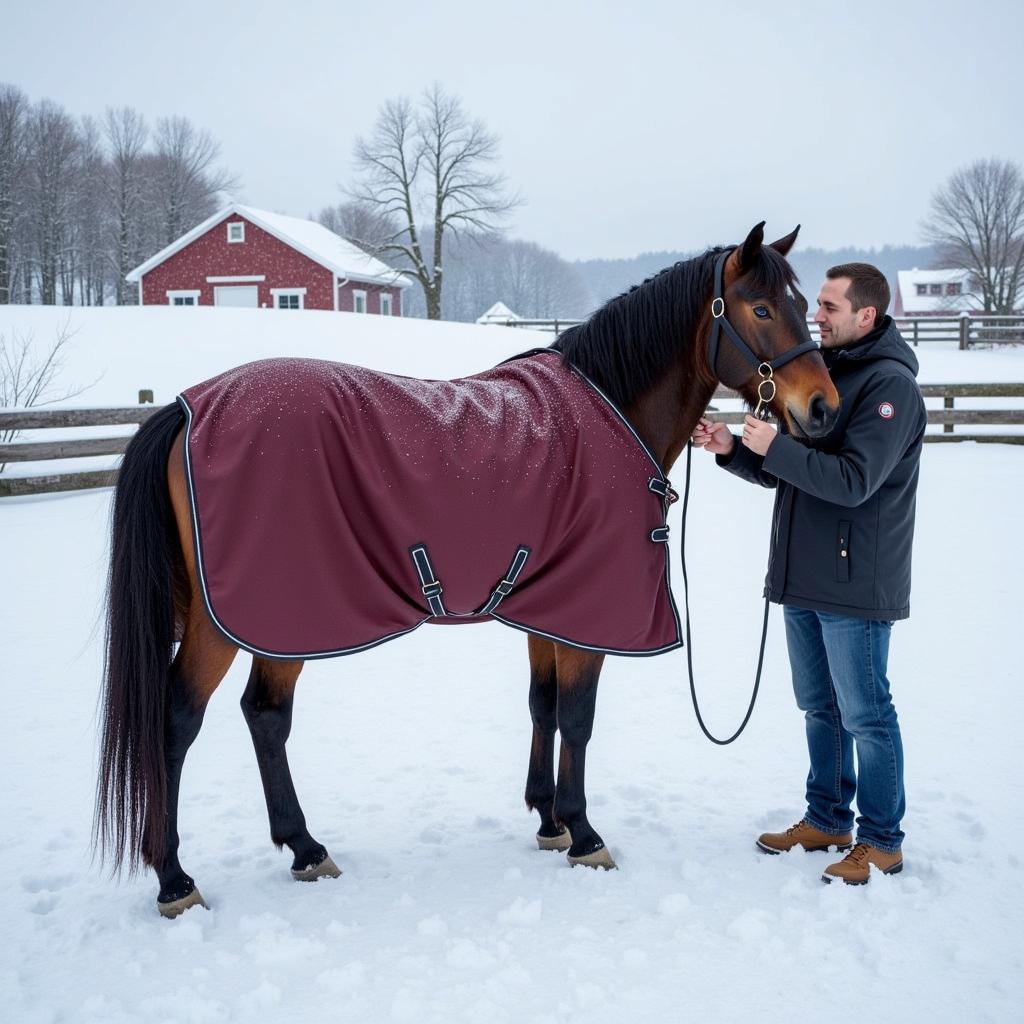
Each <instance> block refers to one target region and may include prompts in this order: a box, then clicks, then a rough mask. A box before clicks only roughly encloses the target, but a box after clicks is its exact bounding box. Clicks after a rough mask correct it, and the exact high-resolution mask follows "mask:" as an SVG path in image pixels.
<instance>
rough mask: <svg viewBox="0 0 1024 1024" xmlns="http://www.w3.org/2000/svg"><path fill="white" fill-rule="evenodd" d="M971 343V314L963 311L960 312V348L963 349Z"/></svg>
mask: <svg viewBox="0 0 1024 1024" xmlns="http://www.w3.org/2000/svg"><path fill="white" fill-rule="evenodd" d="M970 343H971V314H970V313H968V312H966V311H964V312H963V313H961V314H960V349H961V351H965V350H966V349H967V346H968V345H969V344H970Z"/></svg>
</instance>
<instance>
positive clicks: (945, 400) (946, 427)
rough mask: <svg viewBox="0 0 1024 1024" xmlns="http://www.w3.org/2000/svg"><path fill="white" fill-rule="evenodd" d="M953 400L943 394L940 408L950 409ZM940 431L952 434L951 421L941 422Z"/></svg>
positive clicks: (950, 396) (951, 397)
mask: <svg viewBox="0 0 1024 1024" xmlns="http://www.w3.org/2000/svg"><path fill="white" fill-rule="evenodd" d="M961 347H963V346H961ZM953 401H954V399H953V396H952V395H943V397H942V408H943V409H952V408H953ZM942 432H943V433H944V434H952V433H953V424H952V423H943V424H942Z"/></svg>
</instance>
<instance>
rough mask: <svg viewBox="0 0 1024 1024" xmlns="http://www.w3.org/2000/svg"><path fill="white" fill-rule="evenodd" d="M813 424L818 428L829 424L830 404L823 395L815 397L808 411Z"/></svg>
mask: <svg viewBox="0 0 1024 1024" xmlns="http://www.w3.org/2000/svg"><path fill="white" fill-rule="evenodd" d="M807 412H808V415H809V416H810V420H811V423H813V424H814V425H815V426H816V427H822V426H824V425H825V424H826V423H827V422H828V403H827V402H826V401H825V398H824V396H823V395H815V396H814V397H813V398H812V399H811V404H810V405H809V406H808V409H807Z"/></svg>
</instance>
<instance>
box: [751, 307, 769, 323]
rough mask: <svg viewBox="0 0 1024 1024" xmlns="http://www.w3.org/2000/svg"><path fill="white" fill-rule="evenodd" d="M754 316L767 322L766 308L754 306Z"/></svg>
mask: <svg viewBox="0 0 1024 1024" xmlns="http://www.w3.org/2000/svg"><path fill="white" fill-rule="evenodd" d="M754 316H756V317H757V318H758V319H759V320H767V319H768V307H767V306H755V307H754Z"/></svg>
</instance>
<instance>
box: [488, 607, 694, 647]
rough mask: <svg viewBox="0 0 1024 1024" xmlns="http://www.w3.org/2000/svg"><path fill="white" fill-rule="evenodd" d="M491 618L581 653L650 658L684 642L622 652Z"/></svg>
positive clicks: (498, 617) (498, 616)
mask: <svg viewBox="0 0 1024 1024" xmlns="http://www.w3.org/2000/svg"><path fill="white" fill-rule="evenodd" d="M491 618H492V619H497V620H498V622H501V623H503V624H504V625H506V626H511V627H512V628H513V629H518V630H521V631H522V632H523V633H531V634H533V635H534V636H542V637H544V639H545V640H555V641H557V642H558V643H560V644H565V646H566V647H575V648H576V649H577V650H579V651H593V652H594V653H595V654H618V655H621V656H622V657H624V658H649V657H651V656H652V655H655V654H664V653H666V652H667V651H674V650H676V649H677V648H679V647H682V646H683V641H682V640H677V641H676V642H675V643H673V644H666V645H665V646H664V647H655V648H653V649H652V650H649V651H620V650H618V649H617V648H615V647H597V646H595V645H593V644H581V643H579V642H577V641H576V640H567V639H566V638H565V637H564V636H559V635H558V634H557V633H547V632H545V631H544V630H543V629H537V627H536V626H527V625H526V624H525V623H523V622H514V621H513V620H512V619H506V618H505V617H504V616H502V615H498V614H497V612H491Z"/></svg>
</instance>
